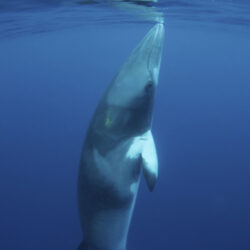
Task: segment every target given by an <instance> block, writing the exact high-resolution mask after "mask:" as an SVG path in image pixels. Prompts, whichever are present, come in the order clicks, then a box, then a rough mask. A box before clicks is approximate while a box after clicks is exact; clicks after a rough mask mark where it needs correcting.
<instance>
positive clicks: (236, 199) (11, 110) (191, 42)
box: [0, 0, 250, 250]
mask: <svg viewBox="0 0 250 250" xmlns="http://www.w3.org/2000/svg"><path fill="white" fill-rule="evenodd" d="M149 8H151V7H149ZM152 8H157V10H158V11H162V12H163V15H164V16H165V19H166V39H165V47H164V53H163V60H162V67H161V73H160V79H159V87H158V92H157V98H156V105H155V115H154V124H153V133H154V136H155V141H156V145H157V150H158V157H159V164H160V166H159V180H158V183H157V187H156V189H155V191H154V192H153V193H150V192H149V191H148V189H147V187H146V185H145V182H144V181H143V182H142V185H141V187H140V191H139V194H138V199H137V204H136V208H135V212H134V216H133V220H132V224H131V229H130V233H129V239H128V250H250V212H249V211H250V132H249V128H250V4H249V3H248V1H236V0H235V1H198V0H197V1H190V0H189V1H188V0H182V1H165V2H164V1H162V2H161V1H160V2H159V3H158V4H155V6H153V7H152ZM152 25H153V22H152V21H148V20H147V21H145V20H142V19H140V18H137V17H136V15H134V14H133V15H130V13H125V12H123V11H122V10H116V9H114V8H112V7H110V6H106V5H105V4H103V3H99V4H95V5H83V4H79V3H73V2H70V1H68V2H66V3H65V2H63V1H37V2H35V1H33V2H32V1H28V0H26V1H23V2H21V1H18V2H17V1H14V0H13V1H3V0H0V250H72V249H76V247H77V245H78V244H79V242H80V241H81V238H82V235H81V230H80V225H79V220H78V213H77V199H76V180H77V171H78V163H79V158H80V152H81V146H82V143H83V139H84V135H85V131H86V128H87V126H88V123H89V121H90V118H91V116H92V114H93V111H94V109H95V107H96V105H97V103H98V100H99V99H100V97H101V96H102V93H103V92H104V90H105V88H106V86H107V84H108V83H109V82H110V80H111V79H112V77H113V76H114V74H115V73H116V71H117V70H118V69H119V66H120V65H121V64H122V63H123V61H124V60H125V59H126V57H127V56H128V55H129V53H130V52H131V50H132V49H133V48H134V47H135V46H136V44H138V42H139V41H140V40H141V38H142V37H143V36H144V35H145V34H146V32H147V31H148V30H149V29H150V27H152Z"/></svg>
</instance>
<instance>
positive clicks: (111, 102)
mask: <svg viewBox="0 0 250 250" xmlns="http://www.w3.org/2000/svg"><path fill="white" fill-rule="evenodd" d="M163 38H164V25H163V24H156V25H155V26H154V27H153V28H152V29H151V30H150V31H149V32H148V33H147V34H146V36H145V37H144V38H143V40H142V41H141V42H140V43H139V45H138V46H137V47H136V48H135V49H134V50H133V51H132V53H131V55H130V56H129V57H128V59H127V60H126V61H125V63H124V64H123V65H122V67H121V68H120V70H119V71H118V73H117V74H116V76H115V77H114V79H113V80H112V81H111V83H110V85H109V86H108V88H107V90H106V92H105V93H104V95H103V97H102V99H101V100H100V102H99V104H98V106H97V108H96V111H95V113H94V115H93V118H92V120H91V122H90V125H89V128H88V131H87V134H86V137H85V142H84V145H83V149H82V154H81V160H80V167H79V175H78V209H79V217H80V224H81V227H82V231H83V241H82V243H81V244H80V246H79V247H78V250H126V242H127V235H128V230H129V225H130V221H131V216H132V213H133V209H134V205H135V200H136V195H137V190H138V186H139V182H140V176H141V174H140V173H141V172H143V175H144V177H145V179H146V183H147V185H148V187H149V189H150V191H152V190H153V189H154V186H155V183H156V180H157V176H158V161H157V154H156V149H155V144H154V139H153V136H152V133H151V126H152V115H153V106H154V99H155V90H156V87H157V84H158V76H159V70H160V64H161V55H162V47H163Z"/></svg>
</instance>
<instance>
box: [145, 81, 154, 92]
mask: <svg viewBox="0 0 250 250" xmlns="http://www.w3.org/2000/svg"><path fill="white" fill-rule="evenodd" d="M153 89H154V83H153V82H152V81H149V82H148V84H147V85H146V86H145V88H144V90H145V92H146V93H150V92H151V91H152V90H153Z"/></svg>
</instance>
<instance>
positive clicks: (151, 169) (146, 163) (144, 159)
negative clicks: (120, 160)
mask: <svg viewBox="0 0 250 250" xmlns="http://www.w3.org/2000/svg"><path fill="white" fill-rule="evenodd" d="M143 140H145V142H144V144H143V148H142V153H141V165H142V169H143V175H144V177H145V179H146V182H147V185H148V188H149V190H150V191H153V189H154V186H155V184H156V180H157V177H158V159H157V153H156V148H155V143H154V139H153V136H152V133H151V131H149V132H147V134H146V136H145V138H143Z"/></svg>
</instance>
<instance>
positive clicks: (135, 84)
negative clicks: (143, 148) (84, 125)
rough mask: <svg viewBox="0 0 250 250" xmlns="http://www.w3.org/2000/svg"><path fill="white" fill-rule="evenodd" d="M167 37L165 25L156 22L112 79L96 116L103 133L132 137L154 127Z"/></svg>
mask: <svg viewBox="0 0 250 250" xmlns="http://www.w3.org/2000/svg"><path fill="white" fill-rule="evenodd" d="M163 38H164V25H163V24H156V25H155V26H154V27H153V28H152V29H151V30H150V31H149V32H148V33H147V34H146V36H145V37H144V38H143V40H142V41H141V42H140V43H139V45H138V46H137V47H136V48H135V49H134V50H133V51H132V53H131V55H130V56H129V57H128V59H127V60H126V61H125V63H124V64H123V65H122V67H121V68H120V70H119V71H118V73H117V74H116V76H115V77H114V79H113V80H112V81H111V83H110V85H109V87H108V89H107V90H106V93H105V94H104V96H103V99H102V101H101V102H100V104H99V106H98V109H97V112H96V115H95V119H94V120H95V127H96V128H97V129H98V130H99V132H100V130H101V132H102V135H103V134H108V135H110V136H116V137H128V136H135V135H138V134H141V133H144V132H146V131H147V130H149V129H150V127H151V123H152V112H153V105H154V96H155V90H156V87H157V84H158V77H159V70H160V64H161V54H162V47H163Z"/></svg>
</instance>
